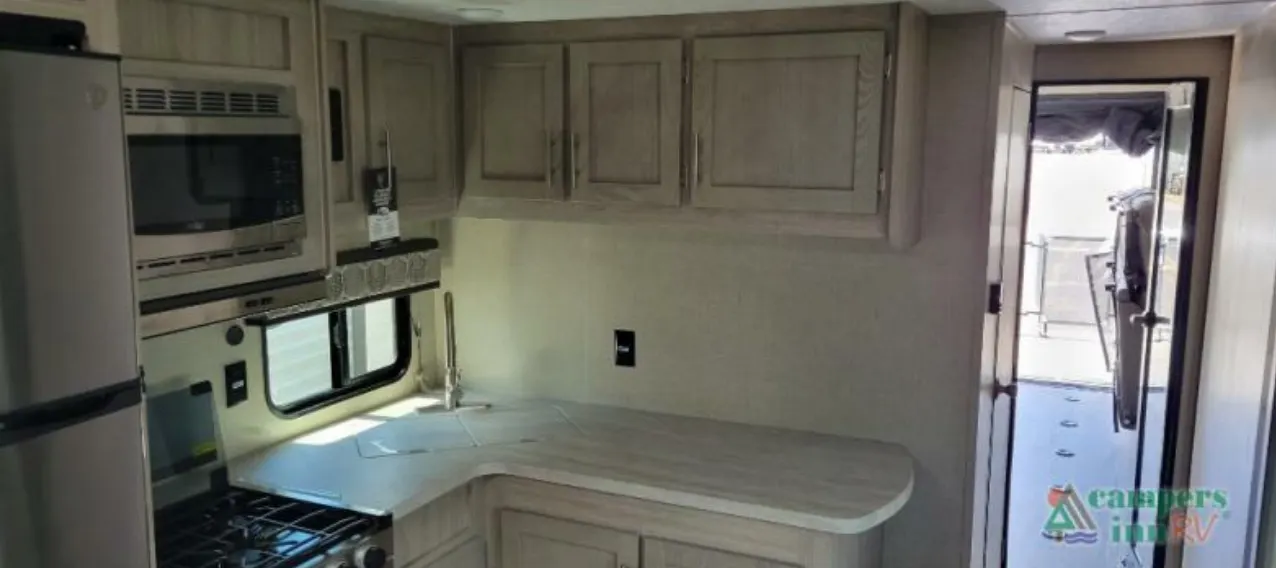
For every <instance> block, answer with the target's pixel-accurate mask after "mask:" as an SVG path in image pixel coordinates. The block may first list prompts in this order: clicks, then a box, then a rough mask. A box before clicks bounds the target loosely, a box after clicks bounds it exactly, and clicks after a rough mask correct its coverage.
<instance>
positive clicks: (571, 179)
mask: <svg viewBox="0 0 1276 568" xmlns="http://www.w3.org/2000/svg"><path fill="white" fill-rule="evenodd" d="M567 146H568V148H567V168H568V170H567V188H568V189H569V190H571V191H576V185H577V184H578V183H579V182H580V170H579V169H578V168H579V166H578V165H577V160H578V159H579V158H580V156H578V155H577V153H578V152H580V140H579V139H577V138H576V132H575V131H573V132H570V133H568V134H567Z"/></svg>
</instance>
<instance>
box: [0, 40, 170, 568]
mask: <svg viewBox="0 0 1276 568" xmlns="http://www.w3.org/2000/svg"><path fill="white" fill-rule="evenodd" d="M124 144H125V142H124V131H123V116H122V111H121V103H120V65H119V60H118V59H117V58H110V57H99V56H92V55H85V54H74V53H54V52H24V51H13V50H7V51H0V568H45V567H48V568H90V567H92V568H115V567H120V568H134V567H146V566H149V565H150V564H151V552H150V546H149V541H150V510H149V507H148V504H147V502H148V486H147V479H146V466H145V462H146V456H145V453H144V450H143V448H144V438H143V429H142V428H143V427H142V424H143V421H142V418H143V417H142V410H141V379H140V371H139V368H138V361H137V326H136V310H137V303H136V301H135V297H134V281H133V267H132V258H131V252H130V249H129V243H130V235H131V227H130V225H131V223H130V219H129V215H130V210H129V207H128V184H127V179H126V171H125V164H126V160H125V146H124Z"/></svg>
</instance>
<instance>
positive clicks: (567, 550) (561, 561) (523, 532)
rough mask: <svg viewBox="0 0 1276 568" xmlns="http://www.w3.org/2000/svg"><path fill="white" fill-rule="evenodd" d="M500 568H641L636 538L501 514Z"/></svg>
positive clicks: (591, 527)
mask: <svg viewBox="0 0 1276 568" xmlns="http://www.w3.org/2000/svg"><path fill="white" fill-rule="evenodd" d="M500 522H501V537H500V538H501V546H500V554H501V558H500V566H501V568H639V566H638V558H639V556H638V543H639V538H638V535H637V534H634V533H627V532H623V531H617V530H613V529H608V528H603V527H599V526H594V525H587V524H582V523H575V522H571V521H564V520H561V519H555V518H551V517H543V516H540V515H533V514H530V513H523V512H519V511H510V510H505V511H501V521H500Z"/></svg>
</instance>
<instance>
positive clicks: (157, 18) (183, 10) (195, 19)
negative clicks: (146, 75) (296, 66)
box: [119, 0, 291, 70]
mask: <svg viewBox="0 0 1276 568" xmlns="http://www.w3.org/2000/svg"><path fill="white" fill-rule="evenodd" d="M119 10H120V36H121V37H120V43H121V46H120V51H121V52H122V53H123V54H124V55H125V56H127V57H132V58H138V59H149V60H155V61H177V62H184V63H203V64H209V65H224V66H228V67H245V68H255V69H273V70H287V69H289V68H290V63H291V60H290V54H289V48H290V45H289V41H290V40H289V33H288V30H289V28H288V26H289V23H288V18H287V17H285V16H283V15H279V14H274V13H269V12H268V11H265V10H263V11H262V12H253V11H248V10H239V9H232V8H230V7H223V6H212V5H207V4H197V3H186V2H178V1H175V0H119Z"/></svg>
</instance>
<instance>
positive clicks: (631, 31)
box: [457, 4, 895, 45]
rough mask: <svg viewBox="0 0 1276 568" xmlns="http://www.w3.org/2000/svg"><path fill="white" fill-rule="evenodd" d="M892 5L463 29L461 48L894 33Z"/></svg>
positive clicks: (460, 30) (459, 30) (533, 23)
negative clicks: (757, 35) (839, 31)
mask: <svg viewBox="0 0 1276 568" xmlns="http://www.w3.org/2000/svg"><path fill="white" fill-rule="evenodd" d="M894 26H895V8H894V6H893V5H891V4H879V5H871V6H841V7H831V8H812V9H803V10H760V11H754V12H727V13H717V14H686V15H676V16H649V17H638V18H608V19H596V20H575V21H562V22H532V23H518V24H492V25H479V26H462V27H460V28H458V32H457V42H458V44H459V45H481V44H502V43H543V42H576V41H590V40H622V39H652V38H671V37H672V38H693V37H710V36H725V35H748V34H777V33H793V32H816V31H831V30H843V31H845V30H888V31H889V30H892V29H893V28H894Z"/></svg>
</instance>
